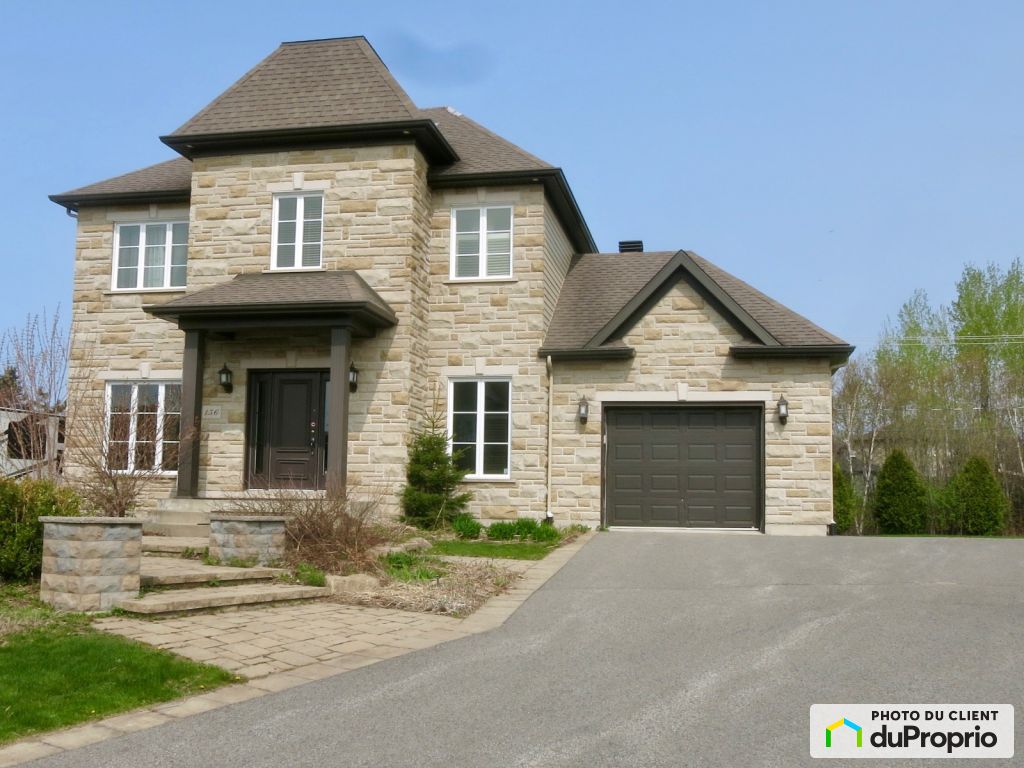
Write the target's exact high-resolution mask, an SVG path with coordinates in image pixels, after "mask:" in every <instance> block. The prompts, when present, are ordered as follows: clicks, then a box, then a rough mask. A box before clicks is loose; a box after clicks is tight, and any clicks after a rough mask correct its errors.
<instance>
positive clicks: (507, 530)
mask: <svg viewBox="0 0 1024 768" xmlns="http://www.w3.org/2000/svg"><path fill="white" fill-rule="evenodd" d="M515 535H516V524H515V523H491V524H490V525H489V526H487V538H488V539H491V540H492V541H510V540H511V539H514V538H515Z"/></svg>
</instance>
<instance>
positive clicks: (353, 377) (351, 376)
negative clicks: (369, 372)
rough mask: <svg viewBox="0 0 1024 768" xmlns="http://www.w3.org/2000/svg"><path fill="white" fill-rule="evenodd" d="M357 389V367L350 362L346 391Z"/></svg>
mask: <svg viewBox="0 0 1024 768" xmlns="http://www.w3.org/2000/svg"><path fill="white" fill-rule="evenodd" d="M357 389H359V369H358V368H356V364H355V363H352V364H350V365H349V367H348V391H349V392H355V391H356V390H357Z"/></svg>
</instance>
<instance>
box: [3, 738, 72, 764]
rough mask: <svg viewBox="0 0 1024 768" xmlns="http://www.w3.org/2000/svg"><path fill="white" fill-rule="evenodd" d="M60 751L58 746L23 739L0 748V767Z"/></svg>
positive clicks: (25, 761)
mask: <svg viewBox="0 0 1024 768" xmlns="http://www.w3.org/2000/svg"><path fill="white" fill-rule="evenodd" d="M62 751H63V750H62V749H61V748H60V747H57V746H54V745H53V744H45V743H43V742H41V741H23V742H21V743H20V744H12V745H11V746H9V747H4V748H2V749H0V768H7V766H9V765H18V764H20V763H27V762H28V761H29V760H38V759H40V758H42V757H49V756H50V755H55V754H57V753H58V752H62Z"/></svg>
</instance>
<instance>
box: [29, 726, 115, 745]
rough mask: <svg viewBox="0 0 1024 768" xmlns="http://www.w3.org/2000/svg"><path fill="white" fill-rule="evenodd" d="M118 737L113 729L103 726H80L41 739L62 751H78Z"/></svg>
mask: <svg viewBox="0 0 1024 768" xmlns="http://www.w3.org/2000/svg"><path fill="white" fill-rule="evenodd" d="M116 735H117V731H115V730H113V729H112V728H105V727H104V726H102V725H96V724H90V725H80V726H78V727H77V728H70V729H68V730H66V731H57V732H56V733H49V734H47V735H45V736H43V737H41V739H40V740H41V741H44V742H46V743H47V744H52V745H53V746H55V747H60V748H61V749H77V748H78V747H84V746H87V745H89V744H95V743H96V742H98V741H106V740H107V739H109V738H112V737H114V736H116Z"/></svg>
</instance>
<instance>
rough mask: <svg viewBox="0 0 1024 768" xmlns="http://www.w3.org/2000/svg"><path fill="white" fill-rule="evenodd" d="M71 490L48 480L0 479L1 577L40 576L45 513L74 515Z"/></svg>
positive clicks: (74, 499)
mask: <svg viewBox="0 0 1024 768" xmlns="http://www.w3.org/2000/svg"><path fill="white" fill-rule="evenodd" d="M78 506H79V500H78V496H76V495H75V493H74V492H72V491H71V490H69V489H67V488H64V487H60V486H57V485H54V483H53V482H51V481H49V480H20V481H15V480H4V479H0V579H5V580H6V579H9V580H11V581H23V580H28V579H34V578H37V577H38V576H39V572H40V570H41V568H42V564H43V524H42V523H40V522H39V518H40V517H43V516H45V515H72V516H74V515H77V514H78Z"/></svg>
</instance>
